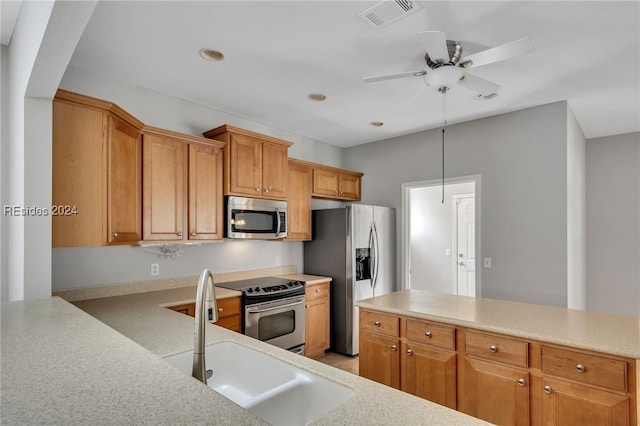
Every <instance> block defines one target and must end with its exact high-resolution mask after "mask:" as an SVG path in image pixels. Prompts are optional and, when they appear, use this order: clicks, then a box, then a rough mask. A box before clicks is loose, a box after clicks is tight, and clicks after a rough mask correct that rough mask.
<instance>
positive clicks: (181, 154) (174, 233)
mask: <svg viewBox="0 0 640 426" xmlns="http://www.w3.org/2000/svg"><path fill="white" fill-rule="evenodd" d="M186 149H187V145H186V144H185V143H184V142H182V141H178V140H174V139H171V138H167V137H162V136H157V135H154V134H145V135H144V194H143V195H144V202H143V204H144V220H143V222H144V239H145V240H177V241H181V240H183V239H184V209H185V189H186V188H185V185H186V182H185V166H186V158H185V151H186Z"/></svg>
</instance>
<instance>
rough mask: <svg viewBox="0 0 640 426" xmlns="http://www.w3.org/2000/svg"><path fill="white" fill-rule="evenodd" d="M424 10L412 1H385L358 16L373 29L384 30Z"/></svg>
mask: <svg viewBox="0 0 640 426" xmlns="http://www.w3.org/2000/svg"><path fill="white" fill-rule="evenodd" d="M420 9H422V6H420V5H419V4H418V3H417V2H414V1H411V0H393V1H383V2H381V3H378V4H376V5H375V6H373V7H370V8H369V9H367V10H365V11H364V12H360V13H359V14H358V16H359V17H360V18H361V19H362V20H363V21H364V22H366V23H367V24H368V25H369V26H370V27H371V28H374V29H379V28H384V27H386V26H387V25H390V24H392V23H394V22H396V21H398V20H400V19H402V18H404V17H406V16H409V15H411V14H412V13H413V12H417V11H418V10H420Z"/></svg>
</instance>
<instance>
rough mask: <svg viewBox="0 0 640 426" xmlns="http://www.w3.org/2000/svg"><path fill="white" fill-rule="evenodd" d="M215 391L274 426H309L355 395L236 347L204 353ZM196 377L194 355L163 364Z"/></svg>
mask: <svg viewBox="0 0 640 426" xmlns="http://www.w3.org/2000/svg"><path fill="white" fill-rule="evenodd" d="M205 356H206V365H207V369H208V370H213V376H212V377H211V378H210V379H208V380H207V384H208V386H209V387H210V388H212V389H213V390H215V391H216V392H218V393H220V394H221V395H223V396H225V397H226V398H228V399H230V400H232V401H233V402H235V403H236V404H238V405H240V406H241V407H243V408H245V409H247V410H248V411H249V412H251V413H253V414H255V415H256V416H258V417H260V418H262V419H263V420H265V421H267V422H269V423H271V424H274V425H281V424H300V425H301V424H309V423H311V422H312V421H314V420H316V419H318V418H319V417H321V416H322V415H323V414H326V413H328V412H329V411H331V410H333V409H334V408H336V407H338V406H339V405H341V404H342V403H344V402H345V401H347V400H348V399H349V398H351V397H352V396H353V395H354V392H353V390H351V389H349V388H348V387H346V386H343V385H340V384H338V383H334V382H332V381H330V380H327V379H325V378H322V377H320V376H317V375H315V374H313V373H310V372H308V371H305V370H302V369H300V368H297V367H294V366H293V365H290V364H287V363H286V362H284V361H280V360H278V359H276V358H273V357H272V356H270V355H267V354H265V353H262V352H259V351H256V350H254V349H251V348H249V347H247V346H243V345H240V344H238V343H234V342H220V343H216V344H214V345H211V346H207V347H206V348H205ZM164 360H165V361H166V362H168V363H169V364H171V365H173V366H174V367H176V368H178V369H179V370H182V371H183V372H185V373H186V374H188V375H191V368H192V362H193V351H189V352H183V353H180V354H177V355H172V356H169V357H166V358H164Z"/></svg>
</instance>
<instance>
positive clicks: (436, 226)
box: [402, 176, 480, 296]
mask: <svg viewBox="0 0 640 426" xmlns="http://www.w3.org/2000/svg"><path fill="white" fill-rule="evenodd" d="M479 183H480V177H479V176H470V177H460V178H452V179H447V180H445V185H444V203H443V202H442V201H443V186H442V181H440V180H438V181H423V182H412V183H406V184H403V193H402V197H403V200H402V204H403V212H404V214H403V217H402V232H403V234H402V247H403V250H402V262H403V284H404V288H411V289H417V290H428V291H434V292H438V293H447V294H460V295H465V296H476V294H479V292H478V290H479V288H480V274H479V273H477V272H479V271H477V272H476V261H475V260H476V257H477V254H478V252H479V229H480V227H479V223H480V222H479V219H480V218H479V208H478V206H479V205H480V204H479V194H478V192H479Z"/></svg>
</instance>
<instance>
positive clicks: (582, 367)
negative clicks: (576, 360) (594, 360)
mask: <svg viewBox="0 0 640 426" xmlns="http://www.w3.org/2000/svg"><path fill="white" fill-rule="evenodd" d="M585 370H586V368H584V365H582V364H578V365H576V371H577V372H578V373H584V372H585Z"/></svg>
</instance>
